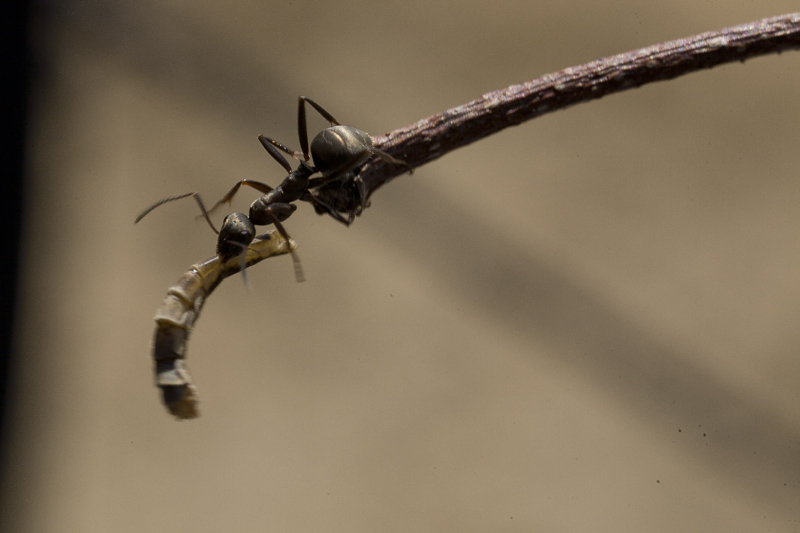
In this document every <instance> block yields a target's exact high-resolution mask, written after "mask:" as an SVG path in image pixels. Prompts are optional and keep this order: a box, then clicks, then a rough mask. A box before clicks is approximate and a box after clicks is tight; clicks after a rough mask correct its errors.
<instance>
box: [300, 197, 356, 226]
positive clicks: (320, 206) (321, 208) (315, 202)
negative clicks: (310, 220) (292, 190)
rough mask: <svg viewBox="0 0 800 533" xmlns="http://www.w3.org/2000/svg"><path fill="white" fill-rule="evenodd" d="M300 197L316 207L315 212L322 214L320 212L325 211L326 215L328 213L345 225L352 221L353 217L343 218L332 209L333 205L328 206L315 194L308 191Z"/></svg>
mask: <svg viewBox="0 0 800 533" xmlns="http://www.w3.org/2000/svg"><path fill="white" fill-rule="evenodd" d="M300 199H301V200H303V201H306V202H309V203H310V204H311V205H313V206H314V207H315V208H318V209H315V211H316V212H317V213H319V214H322V212H325V213H327V214H328V215H330V216H331V217H332V218H334V219H335V220H338V221H339V222H341V223H342V224H344V225H345V226H349V225H350V224H352V223H353V219H352V218H351V219H346V218H344V217H343V216H342V214H341V213H339V212H338V211H337V210H336V209H334V208H333V207H331V206H329V205H328V204H326V203H325V202H323V201H322V200H320V199H319V198H317V197H316V196H314V195H313V194H311V193H310V192H306V193H305V194H304V195H303V196H302V197H301V198H300Z"/></svg>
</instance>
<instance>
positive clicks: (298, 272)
mask: <svg viewBox="0 0 800 533" xmlns="http://www.w3.org/2000/svg"><path fill="white" fill-rule="evenodd" d="M267 214H268V215H269V217H270V218H271V219H272V223H273V224H275V228H276V229H277V230H278V233H280V234H281V236H282V237H283V238H284V239H286V244H287V246H291V243H290V242H289V241H290V240H291V237H289V234H288V233H287V232H286V228H284V227H283V224H281V221H280V220H278V217H276V216H275V215H274V214H273V213H272V211H267ZM291 254H292V261H293V262H294V277H295V279H296V280H297V282H298V283H302V282H304V281H305V280H306V276H305V274H303V266H302V265H301V264H300V256H299V255H297V252H295V251H294V250H292V252H291Z"/></svg>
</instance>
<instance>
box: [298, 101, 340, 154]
mask: <svg viewBox="0 0 800 533" xmlns="http://www.w3.org/2000/svg"><path fill="white" fill-rule="evenodd" d="M306 102H308V103H309V104H311V107H313V108H314V109H316V110H317V112H318V113H319V114H320V115H322V116H323V117H324V118H325V120H327V121H328V122H330V123H331V126H339V121H338V120H336V119H335V118H333V115H331V114H330V113H328V112H327V111H325V109H323V107H322V106H321V105H319V104H318V103H316V102H315V101H314V100H312V99H311V98H306V97H305V96H301V97H300V98H298V100H297V134H298V135H299V136H300V148H301V149H302V150H303V156H304V157H305V158H306V161H308V128H307V127H306V106H305V103H306Z"/></svg>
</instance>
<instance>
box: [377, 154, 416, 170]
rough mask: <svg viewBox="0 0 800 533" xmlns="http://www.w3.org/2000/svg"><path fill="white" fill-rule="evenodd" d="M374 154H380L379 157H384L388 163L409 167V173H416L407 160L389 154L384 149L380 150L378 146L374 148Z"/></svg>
mask: <svg viewBox="0 0 800 533" xmlns="http://www.w3.org/2000/svg"><path fill="white" fill-rule="evenodd" d="M372 154H373V155H376V156H378V157H379V158H381V159H383V160H384V161H386V162H387V163H392V164H394V165H401V166H404V167H406V168H407V169H408V173H409V174H413V173H414V169H413V168H411V165H409V164H408V163H406V162H405V161H400V160H399V159H396V158H394V157H392V156H390V155H389V154H387V153H386V152H384V151H383V150H378V149H377V148H372Z"/></svg>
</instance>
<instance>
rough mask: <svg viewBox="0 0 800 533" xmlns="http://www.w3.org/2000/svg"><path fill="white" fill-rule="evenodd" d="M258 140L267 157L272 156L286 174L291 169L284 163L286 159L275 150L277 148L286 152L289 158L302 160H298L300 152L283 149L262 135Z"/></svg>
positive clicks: (283, 147)
mask: <svg viewBox="0 0 800 533" xmlns="http://www.w3.org/2000/svg"><path fill="white" fill-rule="evenodd" d="M258 140H259V141H260V142H261V145H262V146H263V147H264V149H266V150H267V152H269V155H271V156H272V159H274V160H275V161H277V162H278V163H280V165H281V166H282V167H283V168H284V169H286V172H290V173H291V172H292V167H291V166H290V165H289V162H288V161H286V158H285V157H283V155H282V154H281V153H280V152H279V151H278V150H276V148H278V149H280V150H283V151H284V152H286V153H287V154H289V155H290V156H292V157H294V158H295V159H297V160H298V161H302V159H300V156H302V155H303V154H301V153H300V152H296V151H294V150H292V149H290V148H287V147H285V146H284V145H282V144H281V143H279V142H278V141H273V140H272V139H270V138H269V137H266V136H264V135H259V136H258ZM306 159H308V158H306Z"/></svg>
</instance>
